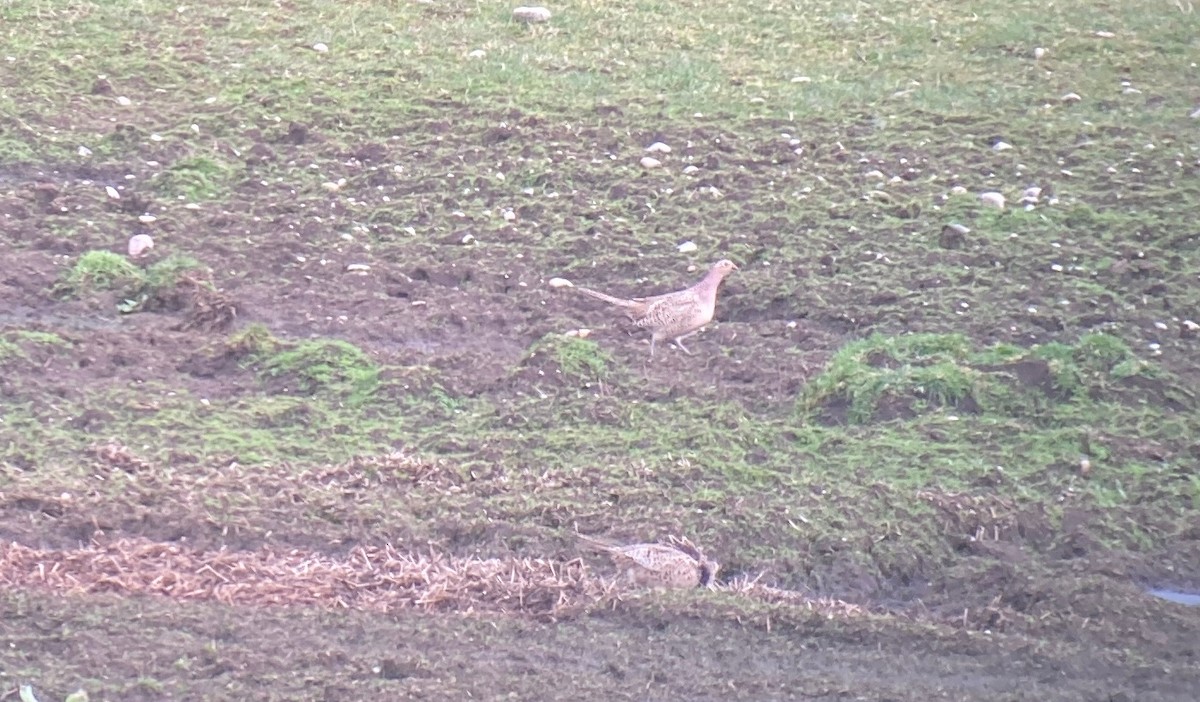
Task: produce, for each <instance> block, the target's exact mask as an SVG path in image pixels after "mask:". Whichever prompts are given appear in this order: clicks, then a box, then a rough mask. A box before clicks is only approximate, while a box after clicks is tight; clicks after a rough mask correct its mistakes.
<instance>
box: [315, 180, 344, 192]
mask: <svg viewBox="0 0 1200 702" xmlns="http://www.w3.org/2000/svg"><path fill="white" fill-rule="evenodd" d="M345 184H346V179H345V178H338V180H337V182H336V183H334V182H332V181H326V182H324V183H321V187H322V188H325V189H326V190H328V191H329V192H331V193H336V192H337V191H339V190H341V189H342V186H344V185H345Z"/></svg>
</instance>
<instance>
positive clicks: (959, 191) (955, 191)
mask: <svg viewBox="0 0 1200 702" xmlns="http://www.w3.org/2000/svg"><path fill="white" fill-rule="evenodd" d="M950 194H951V195H966V194H967V189H966V188H964V187H963V186H961V185H956V186H954V187H953V188H950Z"/></svg>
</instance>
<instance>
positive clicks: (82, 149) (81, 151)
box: [76, 112, 1200, 158]
mask: <svg viewBox="0 0 1200 702" xmlns="http://www.w3.org/2000/svg"><path fill="white" fill-rule="evenodd" d="M1197 114H1200V112H1197ZM1192 116H1193V117H1195V116H1196V115H1192ZM76 153H78V154H79V155H80V156H82V157H84V158H87V157H88V156H91V155H92V150H91V149H89V148H88V147H86V146H81V147H79V150H78V151H77V152H76Z"/></svg>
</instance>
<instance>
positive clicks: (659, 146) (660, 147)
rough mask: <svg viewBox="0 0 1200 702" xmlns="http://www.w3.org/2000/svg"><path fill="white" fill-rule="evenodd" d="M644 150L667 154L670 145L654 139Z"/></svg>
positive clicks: (669, 150) (669, 151)
mask: <svg viewBox="0 0 1200 702" xmlns="http://www.w3.org/2000/svg"><path fill="white" fill-rule="evenodd" d="M646 151H649V152H650V153H652V154H669V153H671V147H669V146H667V145H666V144H664V143H662V142H661V141H656V142H654V143H653V144H651V145H650V146H647V147H646Z"/></svg>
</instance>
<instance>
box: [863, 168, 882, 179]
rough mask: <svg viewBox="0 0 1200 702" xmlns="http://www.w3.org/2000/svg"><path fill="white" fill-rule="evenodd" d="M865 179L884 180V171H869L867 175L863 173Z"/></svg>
mask: <svg viewBox="0 0 1200 702" xmlns="http://www.w3.org/2000/svg"><path fill="white" fill-rule="evenodd" d="M863 178H866V179H868V180H883V179H884V175H883V171H880V170H874V171H867V172H866V173H863Z"/></svg>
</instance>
